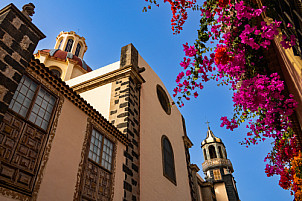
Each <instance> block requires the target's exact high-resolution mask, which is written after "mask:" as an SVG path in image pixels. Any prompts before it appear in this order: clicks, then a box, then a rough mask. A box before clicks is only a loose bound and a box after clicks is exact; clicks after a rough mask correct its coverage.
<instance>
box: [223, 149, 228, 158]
mask: <svg viewBox="0 0 302 201" xmlns="http://www.w3.org/2000/svg"><path fill="white" fill-rule="evenodd" d="M224 154H225V158H226V159H227V158H228V155H227V152H226V150H224Z"/></svg>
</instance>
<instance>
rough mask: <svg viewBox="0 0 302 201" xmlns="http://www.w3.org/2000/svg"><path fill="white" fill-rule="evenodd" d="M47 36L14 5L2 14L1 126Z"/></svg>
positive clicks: (0, 15) (0, 24)
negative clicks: (41, 42)
mask: <svg viewBox="0 0 302 201" xmlns="http://www.w3.org/2000/svg"><path fill="white" fill-rule="evenodd" d="M43 38H45V36H44V34H43V33H42V32H41V31H40V30H39V29H38V28H37V27H36V26H35V25H34V24H33V23H32V22H31V21H30V18H29V17H28V16H25V15H24V14H23V13H21V12H20V10H18V9H17V8H16V7H15V6H14V5H13V4H9V5H8V6H6V7H5V8H3V9H2V10H0V122H1V121H2V119H3V116H4V114H5V112H6V111H7V108H8V105H9V103H10V101H11V99H12V97H13V95H14V92H15V90H16V89H17V86H18V83H19V82H20V80H21V77H22V74H23V73H24V71H25V68H26V67H27V65H28V62H29V61H30V59H31V57H32V54H33V52H34V50H35V48H36V46H37V44H38V42H39V40H41V39H43Z"/></svg>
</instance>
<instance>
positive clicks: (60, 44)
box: [58, 39, 63, 49]
mask: <svg viewBox="0 0 302 201" xmlns="http://www.w3.org/2000/svg"><path fill="white" fill-rule="evenodd" d="M62 42H63V39H61V41H60V43H59V46H58V49H60V48H61V46H62Z"/></svg>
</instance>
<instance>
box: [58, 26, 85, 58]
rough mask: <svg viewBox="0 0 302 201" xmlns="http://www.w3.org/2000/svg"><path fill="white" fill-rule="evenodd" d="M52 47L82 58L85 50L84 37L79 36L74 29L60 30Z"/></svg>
mask: <svg viewBox="0 0 302 201" xmlns="http://www.w3.org/2000/svg"><path fill="white" fill-rule="evenodd" d="M54 49H60V50H62V51H65V52H70V53H71V54H73V55H75V56H77V57H79V58H81V59H83V56H84V54H85V52H86V51H87V45H86V42H85V38H84V37H82V36H79V35H78V34H76V33H75V32H74V31H69V32H63V31H62V32H60V34H59V35H58V36H57V38H56V44H55V47H54Z"/></svg>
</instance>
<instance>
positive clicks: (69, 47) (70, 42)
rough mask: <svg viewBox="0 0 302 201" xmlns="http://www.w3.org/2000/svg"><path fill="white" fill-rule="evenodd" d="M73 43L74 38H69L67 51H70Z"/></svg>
mask: <svg viewBox="0 0 302 201" xmlns="http://www.w3.org/2000/svg"><path fill="white" fill-rule="evenodd" d="M72 45H73V40H72V39H68V41H67V45H66V48H65V52H70V51H71V48H72Z"/></svg>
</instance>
